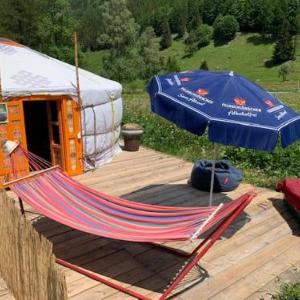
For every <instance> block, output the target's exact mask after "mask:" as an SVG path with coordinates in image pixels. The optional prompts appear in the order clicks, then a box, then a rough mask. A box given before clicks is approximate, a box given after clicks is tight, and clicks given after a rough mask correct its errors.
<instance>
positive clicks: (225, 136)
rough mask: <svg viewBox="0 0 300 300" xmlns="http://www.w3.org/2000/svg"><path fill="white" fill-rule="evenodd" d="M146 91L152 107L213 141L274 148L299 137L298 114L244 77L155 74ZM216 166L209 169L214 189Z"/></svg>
mask: <svg viewBox="0 0 300 300" xmlns="http://www.w3.org/2000/svg"><path fill="white" fill-rule="evenodd" d="M148 92H149V95H150V98H151V107H152V110H153V112H155V113H157V114H159V115H160V116H162V117H164V118H166V119H167V120H169V121H171V122H173V123H175V124H176V125H177V126H179V127H180V128H183V129H186V130H188V131H190V132H192V133H194V134H197V135H202V134H204V132H205V130H206V129H208V138H209V140H210V141H211V142H213V143H214V161H215V152H216V147H215V143H220V144H224V145H232V146H237V147H244V148H250V149H256V150H263V151H272V150H274V148H275V147H276V144H277V142H278V139H279V137H280V138H281V144H282V147H284V148H285V147H287V146H288V145H290V144H292V143H293V142H295V141H297V140H299V139H300V116H299V115H298V114H297V113H296V112H295V111H293V110H292V109H291V108H289V107H288V106H286V105H284V104H283V103H282V102H281V101H280V100H279V99H277V98H276V97H274V96H273V95H272V94H270V93H269V92H267V91H266V90H264V89H263V88H262V87H260V86H258V85H257V84H255V83H253V82H251V81H249V80H247V79H246V78H245V77H243V76H241V75H238V74H234V73H233V72H232V71H231V72H210V71H200V70H199V71H188V72H180V73H172V74H167V75H161V76H155V77H153V78H152V79H151V81H150V83H149V86H148ZM213 178H214V166H213V171H212V186H211V196H210V204H211V201H212V189H213Z"/></svg>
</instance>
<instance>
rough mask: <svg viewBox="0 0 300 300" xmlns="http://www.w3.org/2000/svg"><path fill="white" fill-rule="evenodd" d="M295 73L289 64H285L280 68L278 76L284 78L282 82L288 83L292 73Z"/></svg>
mask: <svg viewBox="0 0 300 300" xmlns="http://www.w3.org/2000/svg"><path fill="white" fill-rule="evenodd" d="M292 72H293V68H292V65H291V64H289V63H284V64H282V65H281V66H280V68H279V70H278V76H279V77H281V78H282V81H286V80H287V77H288V75H289V74H290V73H292Z"/></svg>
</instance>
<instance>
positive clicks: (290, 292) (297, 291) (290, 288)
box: [272, 283, 300, 300]
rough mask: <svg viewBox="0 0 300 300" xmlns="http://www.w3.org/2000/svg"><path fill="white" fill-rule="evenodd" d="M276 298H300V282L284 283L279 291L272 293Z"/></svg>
mask: <svg viewBox="0 0 300 300" xmlns="http://www.w3.org/2000/svg"><path fill="white" fill-rule="evenodd" d="M272 299H274V300H299V299H300V283H295V284H283V285H282V286H281V288H280V291H279V293H277V294H276V295H272Z"/></svg>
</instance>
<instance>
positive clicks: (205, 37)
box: [196, 24, 213, 48]
mask: <svg viewBox="0 0 300 300" xmlns="http://www.w3.org/2000/svg"><path fill="white" fill-rule="evenodd" d="M212 35H213V29H212V27H211V26H209V25H207V24H202V25H200V26H199V28H198V29H197V30H196V40H197V43H198V48H202V47H205V46H207V45H209V43H210V40H211V38H212Z"/></svg>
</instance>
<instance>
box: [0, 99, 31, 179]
mask: <svg viewBox="0 0 300 300" xmlns="http://www.w3.org/2000/svg"><path fill="white" fill-rule="evenodd" d="M6 104H7V109H8V122H7V123H2V124H0V143H1V144H2V143H3V142H4V141H5V140H13V141H15V140H17V141H19V142H20V143H21V145H22V146H23V147H24V148H26V147H27V144H26V133H25V122H24V112H23V102H22V101H21V100H17V101H8V102H6ZM0 165H1V168H0V182H3V181H5V180H7V178H8V175H9V173H10V161H9V157H8V156H7V155H5V154H4V153H3V151H2V147H1V151H0ZM16 167H17V171H18V175H19V176H25V175H27V174H28V172H29V166H28V161H27V160H26V159H25V158H20V159H19V160H18V163H17V166H16Z"/></svg>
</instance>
